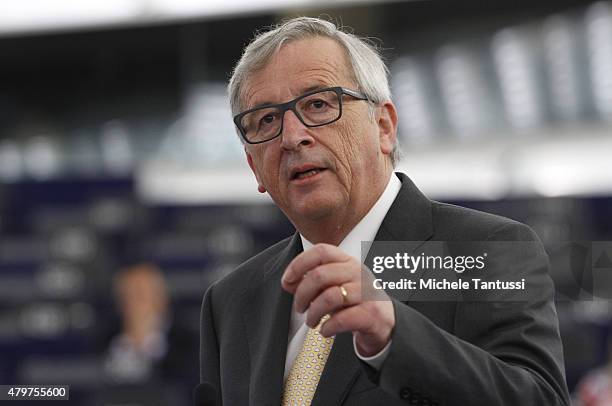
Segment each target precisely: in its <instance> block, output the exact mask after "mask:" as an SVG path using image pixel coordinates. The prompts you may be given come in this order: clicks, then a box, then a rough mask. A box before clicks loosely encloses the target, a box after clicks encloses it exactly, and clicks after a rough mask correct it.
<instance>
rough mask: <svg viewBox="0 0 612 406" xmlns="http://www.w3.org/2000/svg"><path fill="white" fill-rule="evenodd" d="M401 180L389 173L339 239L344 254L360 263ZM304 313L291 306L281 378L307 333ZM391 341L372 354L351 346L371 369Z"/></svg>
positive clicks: (305, 245) (308, 245)
mask: <svg viewBox="0 0 612 406" xmlns="http://www.w3.org/2000/svg"><path fill="white" fill-rule="evenodd" d="M401 186H402V183H401V182H400V181H399V179H398V178H397V176H395V174H391V177H390V179H389V182H388V183H387V187H386V188H385V190H384V191H383V193H382V194H381V195H380V197H379V198H378V200H377V201H376V203H375V204H374V206H372V208H371V209H370V211H369V212H368V213H367V214H366V215H365V216H364V217H363V218H362V219H361V221H360V222H359V223H357V225H356V226H355V227H354V228H353V229H352V230H351V231H350V232H349V233H348V235H347V236H346V237H345V238H344V240H342V242H340V245H338V247H339V248H340V249H342V250H343V251H344V252H346V253H347V254H349V255H351V256H352V257H354V258H357V260H358V261H360V262H361V242H362V241H374V237H376V233H377V232H378V229H379V228H380V225H381V224H382V222H383V219H384V218H385V216H386V215H387V212H388V211H389V208H390V207H391V204H393V201H394V200H395V198H396V196H397V194H398V193H399V190H400V188H401ZM300 238H301V239H302V247H303V248H304V251H306V250H308V249H310V248H311V247H312V246H313V244H312V243H311V242H310V241H308V240H307V239H305V238H304V236H302V235H301V234H300ZM305 322H306V313H302V314H300V313H298V312H296V311H295V309H293V308H292V309H291V320H290V322H289V345H288V346H287V357H286V358H285V374H284V379H285V380H286V379H287V375H289V371H290V370H291V366H292V365H293V362H294V361H295V357H297V354H298V353H299V352H300V349H301V348H302V345H303V343H304V339H305V338H306V333H307V332H308V326H307V325H306V323H305ZM390 345H391V342H390V341H389V343H388V344H387V345H386V346H385V348H383V349H382V350H381V351H380V352H379V353H378V354H376V355H374V356H371V357H363V356H361V355H360V354H359V351H357V346H356V343H355V339H354V338H353V347H354V350H355V354H356V355H357V356H358V357H359V358H360V359H361V360H362V361H364V362H367V363H368V364H369V365H371V366H372V367H373V368H376V369H380V367H381V365H382V363H383V362H384V360H385V358H386V357H387V354H388V352H389V347H390Z"/></svg>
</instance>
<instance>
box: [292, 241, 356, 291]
mask: <svg viewBox="0 0 612 406" xmlns="http://www.w3.org/2000/svg"><path fill="white" fill-rule="evenodd" d="M350 259H351V257H350V256H349V255H348V254H346V253H345V252H344V251H342V250H341V249H340V248H338V247H336V246H333V245H329V244H317V245H315V246H314V247H312V248H311V249H309V250H306V251H304V252H302V253H301V254H299V255H298V256H296V257H295V258H294V259H293V261H291V262H290V263H289V265H288V266H287V269H285V273H284V274H283V278H282V280H281V283H282V285H283V288H285V289H286V290H289V289H291V287H292V285H294V284H296V283H297V282H299V281H301V280H302V278H303V277H304V275H305V274H306V273H307V272H308V271H310V270H312V269H313V268H315V267H317V266H319V265H323V264H327V263H330V262H346V261H349V260H350Z"/></svg>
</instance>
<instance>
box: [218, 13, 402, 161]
mask: <svg viewBox="0 0 612 406" xmlns="http://www.w3.org/2000/svg"><path fill="white" fill-rule="evenodd" d="M312 37H326V38H331V39H333V40H335V41H336V42H337V43H338V44H339V45H340V46H342V47H343V48H344V50H345V51H346V54H347V56H348V59H349V61H350V63H351V67H352V70H353V77H354V79H355V81H356V83H357V86H358V90H359V91H360V92H362V93H363V94H364V95H365V96H366V97H367V98H368V99H369V100H370V101H371V102H372V103H374V104H382V103H384V102H386V101H387V100H390V99H391V91H390V89H389V81H388V74H389V70H388V68H387V66H386V65H385V63H384V62H383V60H382V57H381V55H380V52H379V50H378V49H377V47H376V46H375V45H374V44H373V42H372V41H370V40H368V39H366V38H360V37H358V36H356V35H354V34H352V33H350V32H347V31H345V30H344V28H342V27H340V28H338V27H337V26H336V25H335V24H334V23H332V22H330V21H326V20H322V19H320V18H312V17H297V18H293V19H291V20H288V21H285V22H284V23H281V24H279V25H277V26H276V27H273V28H272V29H271V30H269V31H266V32H264V33H260V34H258V35H256V37H255V38H254V39H253V41H252V42H251V43H250V44H249V45H248V46H247V47H246V48H245V50H244V52H243V54H242V57H241V58H240V60H239V61H238V63H237V64H236V66H235V67H234V71H233V72H232V76H231V78H230V81H229V85H228V93H229V98H230V107H231V111H232V115H236V114H238V113H240V111H242V110H243V108H244V106H243V104H242V100H243V96H244V95H243V92H244V85H245V82H246V81H247V80H248V78H249V76H250V75H252V74H253V73H255V72H257V71H259V70H261V69H263V68H264V67H265V66H266V64H267V63H268V61H269V60H270V59H271V58H272V57H273V56H274V54H275V53H276V52H278V50H279V49H280V48H281V47H282V46H283V45H284V44H286V43H288V42H291V41H296V40H301V39H307V38H312ZM398 160H399V150H398V147H397V144H396V145H395V147H394V149H393V153H392V154H391V162H392V164H393V166H395V164H396V163H397V161H398Z"/></svg>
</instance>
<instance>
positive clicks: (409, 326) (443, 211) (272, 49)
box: [200, 17, 568, 406]
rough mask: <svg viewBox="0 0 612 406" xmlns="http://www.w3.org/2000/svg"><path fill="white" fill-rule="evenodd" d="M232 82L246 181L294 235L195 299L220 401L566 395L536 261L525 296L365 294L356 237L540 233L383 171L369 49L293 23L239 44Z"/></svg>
mask: <svg viewBox="0 0 612 406" xmlns="http://www.w3.org/2000/svg"><path fill="white" fill-rule="evenodd" d="M229 93H230V101H231V106H232V110H233V113H234V114H235V117H234V122H235V124H236V127H237V129H238V132H239V134H240V137H241V139H242V141H243V143H244V149H245V152H246V159H247V161H248V164H249V166H250V167H251V169H252V171H253V174H254V175H255V178H256V179H257V183H258V190H259V192H261V193H266V192H267V193H269V194H270V196H271V197H272V199H273V200H274V202H275V203H276V204H277V205H278V207H280V208H281V210H282V211H283V212H284V213H285V215H286V216H287V217H288V218H289V219H290V220H291V222H292V223H293V224H294V225H295V228H296V229H297V232H296V234H295V235H293V236H292V237H290V238H287V239H285V240H283V241H281V242H279V243H277V244H276V245H274V246H272V247H270V248H268V249H267V250H265V251H264V252H262V253H260V254H259V255H256V256H255V257H253V258H251V259H250V260H248V261H247V262H245V263H244V264H242V265H241V266H239V267H238V269H236V270H235V271H234V272H233V273H231V274H230V275H229V276H228V277H226V278H224V279H223V280H221V281H219V282H217V283H216V284H214V285H213V286H212V287H211V288H210V289H209V290H208V291H207V293H206V295H205V297H204V301H203V308H202V325H201V356H200V372H201V376H200V378H201V381H202V382H207V385H208V387H210V386H212V387H213V388H214V389H215V391H216V400H217V403H218V404H224V405H247V404H251V405H278V404H282V405H308V404H317V405H326V406H327V405H340V404H342V405H395V404H397V405H400V404H402V405H403V404H412V405H459V406H465V405H512V406H517V405H567V404H568V395H567V388H566V385H565V380H564V372H563V358H562V348H561V342H560V339H559V333H558V323H557V316H556V311H555V308H554V304H553V302H552V295H553V290H552V282H551V281H550V278H549V277H548V275H546V273H545V272H544V273H543V275H544V276H545V277H543V278H539V279H538V281H539V282H538V283H539V285H538V291H540V292H542V295H541V297H540V298H539V299H541V300H537V301H533V302H525V301H521V302H519V303H516V302H512V301H509V302H506V303H491V302H486V301H484V302H478V303H471V302H469V303H468V302H466V303H457V302H452V301H446V302H441V303H435V302H421V301H414V302H413V301H401V300H398V299H396V298H394V297H389V296H386V295H385V297H384V298H385V299H386V300H366V299H365V298H366V297H367V296H368V295H369V294H370V293H373V292H371V291H372V290H374V287H373V286H372V285H371V284H362V272H363V271H362V269H363V268H362V264H361V261H360V258H361V255H360V249H361V241H428V240H430V241H445V240H458V241H462V240H465V241H489V240H490V241H530V240H531V241H534V240H535V241H537V237H536V236H535V235H534V234H533V232H532V231H531V230H530V229H529V228H528V227H526V226H524V225H521V224H519V223H516V222H514V221H511V220H508V219H504V218H501V217H496V216H492V215H488V214H485V213H480V212H476V211H473V210H468V209H464V208H460V207H456V206H451V205H447V204H442V203H438V202H434V201H431V200H429V199H427V198H426V197H425V196H423V195H422V194H421V193H420V192H419V191H418V190H417V188H416V187H415V186H414V184H413V183H412V182H411V181H410V180H409V179H408V177H406V176H405V175H403V174H401V173H394V171H393V168H394V165H395V161H396V129H397V122H398V118H397V112H396V109H395V106H394V105H393V103H392V102H391V98H390V91H389V86H388V82H387V69H386V67H385V65H384V63H383V62H382V60H381V58H380V56H379V54H378V53H377V51H376V50H375V49H374V48H373V47H372V46H370V45H369V44H368V43H367V42H365V41H363V40H361V39H359V38H358V37H356V36H354V35H352V34H350V33H346V32H343V31H342V30H340V29H338V28H337V27H336V26H335V25H334V24H332V23H330V22H327V21H323V20H320V19H315V18H305V17H301V18H296V19H293V20H290V21H288V22H286V23H284V24H282V25H280V26H278V27H277V28H275V29H272V30H271V31H268V32H266V33H263V34H261V35H259V36H258V37H257V38H255V39H254V40H253V41H252V42H251V43H250V44H249V45H248V46H247V48H246V50H245V51H244V54H243V56H242V58H241V59H240V61H239V62H238V64H237V65H236V67H235V70H234V72H233V76H232V78H231V80H230V84H229ZM536 245H537V247H538V249H539V251H538V249H536V251H538V252H537V253H536V254H537V255H539V256H540V257H545V253H544V252H543V250H541V245H540V244H539V243H538V244H536ZM521 272H523V274H522V275H523V276H524V277H529V272H531V271H530V270H523V271H521ZM534 272H535V271H534ZM376 293H379V294H380V293H381V292H376ZM382 294H383V295H384V292H382Z"/></svg>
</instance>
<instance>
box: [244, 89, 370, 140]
mask: <svg viewBox="0 0 612 406" xmlns="http://www.w3.org/2000/svg"><path fill="white" fill-rule="evenodd" d="M343 95H348V96H351V97H353V98H355V99H357V100H368V98H367V97H365V96H364V95H363V94H361V93H359V92H356V91H354V90H350V89H345V88H343V87H329V88H325V89H320V90H315V91H312V92H308V93H306V94H303V95H301V96H299V97H297V98H295V99H293V100H291V101H288V102H286V103H281V104H269V105H265V106H261V107H256V108H254V109H250V110H246V111H243V112H242V113H240V114H238V115H236V116H235V117H234V123H235V124H236V127H238V130H239V131H240V135H241V136H242V138H243V139H244V140H245V141H246V142H247V143H249V144H261V143H262V142H266V141H270V140H272V139H274V138H276V137H278V136H279V135H281V133H282V132H283V117H284V116H285V112H286V111H287V110H291V111H293V113H294V114H295V116H296V117H297V118H298V119H299V120H300V121H301V122H302V124H304V125H305V126H306V127H320V126H323V125H327V124H331V123H333V122H334V121H338V120H339V119H340V117H342V98H343Z"/></svg>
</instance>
